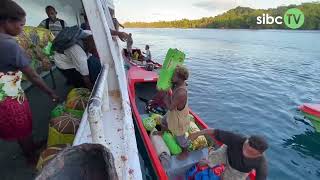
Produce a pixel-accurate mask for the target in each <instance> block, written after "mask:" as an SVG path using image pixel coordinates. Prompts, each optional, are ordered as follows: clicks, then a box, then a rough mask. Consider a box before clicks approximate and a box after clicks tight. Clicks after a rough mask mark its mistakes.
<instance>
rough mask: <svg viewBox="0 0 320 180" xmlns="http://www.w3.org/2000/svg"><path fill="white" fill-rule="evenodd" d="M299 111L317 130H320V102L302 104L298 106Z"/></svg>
mask: <svg viewBox="0 0 320 180" xmlns="http://www.w3.org/2000/svg"><path fill="white" fill-rule="evenodd" d="M299 109H300V111H302V112H303V114H304V115H305V117H307V118H308V119H309V120H310V121H311V123H312V124H313V126H314V128H315V129H316V131H317V132H320V104H308V103H306V104H302V105H301V106H300V107H299Z"/></svg>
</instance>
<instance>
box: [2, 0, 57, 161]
mask: <svg viewBox="0 0 320 180" xmlns="http://www.w3.org/2000/svg"><path fill="white" fill-rule="evenodd" d="M25 22H26V13H25V11H24V10H23V9H22V8H21V7H20V6H19V5H18V4H16V3H15V2H14V1H12V0H1V1H0V54H1V57H0V116H1V118H0V138H1V139H4V140H7V141H17V142H18V143H19V145H20V147H21V149H22V152H23V153H24V155H25V156H26V158H27V160H28V162H29V163H35V161H36V158H37V157H36V154H35V152H36V149H37V148H38V147H39V145H40V144H38V145H36V144H35V143H34V141H33V139H32V116H31V110H30V107H29V103H28V100H27V98H26V96H25V94H24V92H23V89H22V87H21V77H22V73H23V74H25V75H26V77H27V78H28V80H29V81H30V82H32V83H33V84H35V85H36V86H38V87H39V88H40V89H41V90H42V91H43V92H45V93H47V94H48V95H49V96H50V97H51V98H52V100H53V101H57V100H58V99H59V98H58V96H57V95H56V94H55V93H54V91H53V90H52V89H50V88H49V87H48V86H47V85H46V84H45V83H44V82H43V80H42V79H41V78H40V77H39V75H38V74H37V73H36V72H35V71H34V70H33V69H32V68H31V67H30V62H31V61H30V59H29V58H28V57H27V56H26V54H25V52H24V51H23V50H22V49H21V48H20V47H19V45H18V43H17V42H16V40H15V39H14V36H17V35H19V34H20V33H21V32H22V29H23V26H24V25H25Z"/></svg>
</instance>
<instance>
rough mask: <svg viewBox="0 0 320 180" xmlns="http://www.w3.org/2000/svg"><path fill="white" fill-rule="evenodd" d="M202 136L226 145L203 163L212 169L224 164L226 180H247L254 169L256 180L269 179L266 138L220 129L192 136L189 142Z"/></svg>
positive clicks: (213, 152) (208, 130) (212, 153)
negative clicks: (213, 138) (210, 137)
mask: <svg viewBox="0 0 320 180" xmlns="http://www.w3.org/2000/svg"><path fill="white" fill-rule="evenodd" d="M201 135H212V136H214V137H215V138H216V139H217V140H218V141H220V142H222V143H223V144H224V145H222V146H221V147H220V148H219V149H217V150H215V151H209V156H208V160H204V161H202V162H204V163H206V164H208V165H209V166H210V167H213V166H215V165H217V164H224V165H225V166H226V170H225V172H224V174H223V179H224V180H245V179H246V177H247V176H248V173H249V172H250V171H251V170H253V169H255V170H256V180H265V179H266V178H267V172H268V170H267V161H266V158H265V156H264V152H265V151H266V150H267V149H268V143H267V141H266V140H265V138H263V137H261V136H257V135H254V136H250V137H249V138H247V137H245V136H242V135H240V134H234V133H232V132H228V131H223V130H220V129H205V130H202V131H198V132H195V133H192V134H190V136H189V140H191V141H192V140H195V139H196V138H197V137H198V136H201Z"/></svg>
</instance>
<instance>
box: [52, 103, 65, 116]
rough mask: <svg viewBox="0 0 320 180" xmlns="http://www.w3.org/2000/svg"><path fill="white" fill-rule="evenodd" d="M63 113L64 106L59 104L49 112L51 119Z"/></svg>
mask: <svg viewBox="0 0 320 180" xmlns="http://www.w3.org/2000/svg"><path fill="white" fill-rule="evenodd" d="M64 112H65V109H64V105H63V104H59V105H57V106H56V107H55V108H54V109H53V110H52V111H51V118H56V117H59V116H61V115H62V114H63V113H64Z"/></svg>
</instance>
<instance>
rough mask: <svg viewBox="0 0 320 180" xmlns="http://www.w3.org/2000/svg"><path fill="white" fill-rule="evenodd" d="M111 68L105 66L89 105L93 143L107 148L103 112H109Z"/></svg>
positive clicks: (89, 120)
mask: <svg viewBox="0 0 320 180" xmlns="http://www.w3.org/2000/svg"><path fill="white" fill-rule="evenodd" d="M108 70H109V66H108V65H107V64H105V65H103V67H102V69H101V72H100V74H99V76H98V78H97V81H96V83H95V85H94V88H93V91H92V94H91V98H90V100H89V103H88V110H87V112H88V122H89V125H90V131H91V136H92V142H93V143H99V144H102V145H104V146H106V147H107V144H106V139H105V137H104V132H103V131H104V130H103V129H104V128H103V122H102V121H103V120H102V112H104V111H108V110H109V95H108V83H107V75H108Z"/></svg>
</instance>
